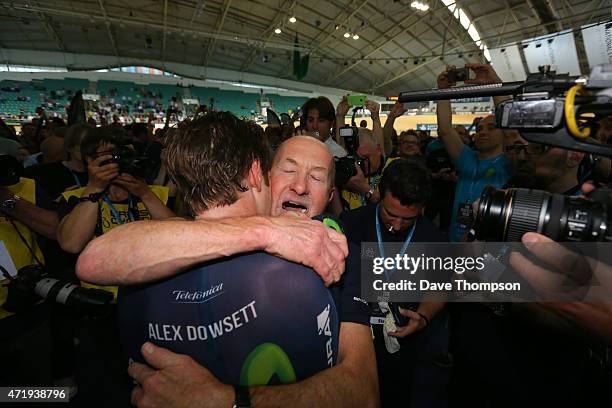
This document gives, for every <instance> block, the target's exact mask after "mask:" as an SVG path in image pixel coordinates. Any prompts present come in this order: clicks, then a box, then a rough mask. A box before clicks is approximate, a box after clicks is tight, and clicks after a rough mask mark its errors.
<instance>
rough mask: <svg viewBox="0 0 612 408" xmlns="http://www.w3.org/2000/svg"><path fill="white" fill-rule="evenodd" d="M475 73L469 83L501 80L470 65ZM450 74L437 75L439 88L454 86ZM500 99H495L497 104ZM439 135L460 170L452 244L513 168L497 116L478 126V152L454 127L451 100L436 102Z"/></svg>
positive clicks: (483, 68) (487, 67)
mask: <svg viewBox="0 0 612 408" xmlns="http://www.w3.org/2000/svg"><path fill="white" fill-rule="evenodd" d="M466 67H467V68H469V69H471V70H472V71H474V72H475V73H476V77H475V78H474V79H467V80H466V81H465V83H466V84H492V83H499V82H501V80H500V79H499V77H498V76H497V74H496V73H495V71H494V70H493V68H492V67H491V66H490V65H486V64H468V65H466ZM454 85H455V83H454V82H451V81H450V80H449V78H448V71H445V72H442V73H441V74H440V75H439V76H438V88H441V89H444V88H449V87H451V86H454ZM499 100H500V98H497V99H496V103H497V102H498V101H499ZM437 104H438V107H437V110H436V114H437V117H438V134H439V137H440V138H441V139H442V142H443V143H444V147H445V148H446V151H447V152H448V154H449V155H450V157H451V159H452V160H453V161H454V162H455V165H456V167H457V174H458V176H459V179H458V182H457V189H456V191H455V202H454V204H453V212H452V220H451V225H450V229H449V238H450V240H451V241H459V240H460V238H461V237H462V236H463V235H464V233H465V232H466V231H467V228H468V227H469V226H470V225H471V223H472V220H473V210H472V203H473V202H474V200H476V199H477V198H478V197H480V194H481V193H482V190H483V189H484V187H485V186H487V185H493V186H496V187H501V186H502V185H504V184H505V183H506V181H507V180H508V178H509V177H510V169H509V167H508V162H507V159H506V156H505V155H504V152H503V137H504V133H503V131H502V130H501V129H499V128H497V126H496V124H495V118H494V117H487V118H484V119H483V120H481V121H480V122H479V123H478V126H477V127H476V136H475V150H473V149H472V148H470V147H468V146H466V145H465V144H464V143H463V140H462V139H461V137H460V136H459V134H458V133H457V130H456V129H455V128H453V126H452V110H451V104H450V101H448V100H443V101H442V100H441V101H438V102H437Z"/></svg>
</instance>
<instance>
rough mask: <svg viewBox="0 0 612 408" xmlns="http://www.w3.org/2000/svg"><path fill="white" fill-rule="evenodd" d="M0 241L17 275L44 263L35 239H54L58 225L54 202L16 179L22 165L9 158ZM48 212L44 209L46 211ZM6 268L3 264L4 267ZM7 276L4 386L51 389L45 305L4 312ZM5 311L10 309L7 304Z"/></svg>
mask: <svg viewBox="0 0 612 408" xmlns="http://www.w3.org/2000/svg"><path fill="white" fill-rule="evenodd" d="M0 168H1V169H2V172H0V174H1V176H2V177H1V182H0V243H2V247H3V252H4V251H6V252H4V253H3V255H4V256H8V257H10V259H11V261H12V263H13V264H14V265H15V268H16V270H17V271H19V270H20V269H21V268H22V267H24V266H27V265H35V264H39V265H40V264H42V263H43V262H44V258H43V256H42V253H41V251H40V249H39V247H38V243H37V239H36V238H37V235H42V236H45V237H48V238H50V237H54V236H55V233H56V230H57V226H58V223H59V220H58V217H57V214H56V213H55V212H54V211H52V210H50V209H52V208H53V202H51V200H49V199H48V198H47V197H46V196H45V195H44V194H43V192H42V191H40V190H39V189H37V188H36V185H35V182H34V181H33V180H30V179H26V178H22V177H20V173H21V172H22V171H23V169H22V167H21V164H20V163H19V162H18V161H17V159H15V158H14V157H12V156H6V155H1V156H0ZM42 207H44V208H47V209H44V208H42ZM3 266H5V267H6V269H9V267H8V264H7V263H3ZM7 284H8V278H7V277H6V276H4V274H3V275H2V276H1V277H0V360H1V361H2V363H3V366H4V367H10V368H11V369H10V370H0V384H1V385H3V386H16V385H22V386H34V385H37V386H49V385H52V384H53V378H52V372H51V354H52V353H51V350H50V348H51V338H50V331H49V325H48V310H47V308H46V305H44V304H38V305H34V306H32V307H29V308H27V310H24V311H20V312H19V313H15V310H11V311H9V310H7V309H5V308H4V306H5V302H6V300H7V295H8V288H7ZM7 307H8V306H7Z"/></svg>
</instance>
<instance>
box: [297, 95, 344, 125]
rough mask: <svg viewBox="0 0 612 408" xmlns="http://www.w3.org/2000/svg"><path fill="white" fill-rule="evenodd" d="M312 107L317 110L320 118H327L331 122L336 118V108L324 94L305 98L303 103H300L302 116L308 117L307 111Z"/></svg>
mask: <svg viewBox="0 0 612 408" xmlns="http://www.w3.org/2000/svg"><path fill="white" fill-rule="evenodd" d="M312 109H316V110H317V112H319V117H320V118H321V119H327V120H329V121H331V122H333V121H334V120H335V119H336V108H334V105H333V104H332V103H331V101H330V100H329V99H327V98H326V97H324V96H319V97H318V98H310V99H309V100H307V101H306V102H305V103H304V105H302V117H303V118H304V119H305V118H306V117H308V112H309V111H310V110H312ZM304 119H302V120H304Z"/></svg>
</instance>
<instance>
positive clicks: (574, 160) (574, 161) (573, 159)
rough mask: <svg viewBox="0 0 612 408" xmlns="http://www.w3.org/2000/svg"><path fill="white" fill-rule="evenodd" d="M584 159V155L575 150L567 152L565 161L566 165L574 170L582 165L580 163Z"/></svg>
mask: <svg viewBox="0 0 612 408" xmlns="http://www.w3.org/2000/svg"><path fill="white" fill-rule="evenodd" d="M582 159H584V153H582V152H577V151H574V150H569V151H568V152H567V158H566V159H565V163H566V164H567V166H568V167H570V168H574V167H576V166H578V165H579V164H580V162H581V161H582Z"/></svg>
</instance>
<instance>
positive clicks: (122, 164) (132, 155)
mask: <svg viewBox="0 0 612 408" xmlns="http://www.w3.org/2000/svg"><path fill="white" fill-rule="evenodd" d="M111 156H112V157H111V158H110V159H108V160H105V161H104V162H102V163H100V166H104V165H106V164H109V163H117V164H119V172H120V173H127V174H131V175H132V176H134V177H138V178H142V179H146V178H147V176H149V173H150V171H151V169H152V167H154V163H153V160H151V158H149V157H148V156H142V155H139V154H138V153H137V152H136V151H135V150H134V149H131V148H129V147H127V146H118V147H117V148H116V149H115V150H113V152H112V153H111Z"/></svg>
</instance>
